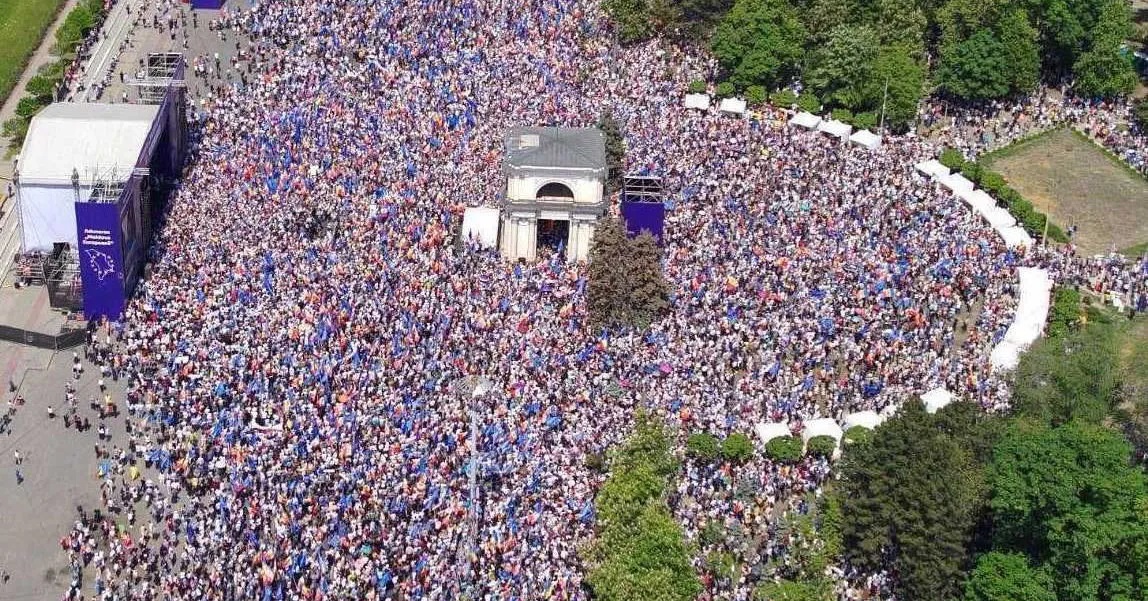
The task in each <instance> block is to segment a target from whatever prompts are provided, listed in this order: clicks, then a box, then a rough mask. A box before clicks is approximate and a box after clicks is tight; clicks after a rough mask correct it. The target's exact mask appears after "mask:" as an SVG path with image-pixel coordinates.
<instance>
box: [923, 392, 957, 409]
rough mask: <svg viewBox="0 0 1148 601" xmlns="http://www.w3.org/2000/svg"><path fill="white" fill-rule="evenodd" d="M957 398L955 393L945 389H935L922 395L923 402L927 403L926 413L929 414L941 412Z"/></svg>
mask: <svg viewBox="0 0 1148 601" xmlns="http://www.w3.org/2000/svg"><path fill="white" fill-rule="evenodd" d="M955 398H956V396H955V395H953V393H951V392H949V391H948V390H945V389H944V388H934V389H932V390H930V391H929V392H926V393H925V394H922V395H921V401H922V402H923V403H925V411H927V412H929V413H936V412H937V411H940V410H941V408H942V407H944V406H946V405H948V404H949V403H952V402H953V400H954V399H955Z"/></svg>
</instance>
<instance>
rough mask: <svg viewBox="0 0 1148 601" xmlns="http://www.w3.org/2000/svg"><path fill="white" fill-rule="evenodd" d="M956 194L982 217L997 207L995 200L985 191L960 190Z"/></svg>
mask: <svg viewBox="0 0 1148 601" xmlns="http://www.w3.org/2000/svg"><path fill="white" fill-rule="evenodd" d="M956 194H957V196H960V197H961V198H962V199H963V200H964V201H965V202H967V203H969V206H971V207H972V208H973V210H974V211H976V212H977V213H979V214H981V215H984V214H986V213H988V212H989V211H991V210H993V209H994V208H996V206H997V201H995V200H993V197H992V196H989V195H988V193H987V192H985V191H984V190H968V189H966V190H958V191H957V192H956Z"/></svg>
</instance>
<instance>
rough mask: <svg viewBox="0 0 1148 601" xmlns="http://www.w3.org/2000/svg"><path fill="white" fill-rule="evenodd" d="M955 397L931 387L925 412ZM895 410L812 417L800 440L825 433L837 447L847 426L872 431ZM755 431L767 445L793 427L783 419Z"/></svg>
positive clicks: (790, 432) (923, 398) (924, 396)
mask: <svg viewBox="0 0 1148 601" xmlns="http://www.w3.org/2000/svg"><path fill="white" fill-rule="evenodd" d="M954 400H956V395H954V394H953V393H951V392H949V391H948V390H946V389H944V388H934V389H933V390H930V391H929V392H926V393H925V394H922V395H921V401H922V402H923V403H924V404H925V411H927V412H929V413H936V412H937V411H939V410H940V409H941V408H942V407H945V406H947V405H949V404H950V403H952V402H953V401H954ZM895 410H896V407H895V406H893V405H890V406H889V408H888V411H886V412H885V413H884V414H882V413H877V412H876V411H858V412H856V413H850V414H849V415H846V416H845V417H844V418H843V419H842V420H841V423H840V424H839V423H837V420H835V419H832V418H829V417H823V418H819V419H811V420H809V421H807V422H805V423H803V424H802V428H801V441H802V442H804V443H806V444H808V443H809V440H810V439H812V438H814V437H816V436H828V437H830V438H832V439H833V440H835V441H836V442H837V446H838V447H840V446H841V439H843V438H844V437H845V433H846V432H848V431H849V430H850V429H852V428H854V427H861V428H865V429H867V430H873V429H875V428H876V427H877V426H879V425H881V424H882V423H883V422H884V421H885V420H886V419H888V418H889V417H890V416H891V415H892V413H893V412H894V411H895ZM754 433H755V434H757V438H758V440H760V441H761V443H762V444H768V443H769V441H771V440H773V439H775V438H781V437H784V436H793V430H791V429H790V427H789V424H787V423H785V422H760V423H758V424H757V425H756V426H754Z"/></svg>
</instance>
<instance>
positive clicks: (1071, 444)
mask: <svg viewBox="0 0 1148 601" xmlns="http://www.w3.org/2000/svg"><path fill="white" fill-rule="evenodd" d="M1130 455H1131V447H1130V446H1129V445H1128V443H1127V442H1126V441H1124V440H1123V439H1122V438H1121V437H1120V435H1119V434H1117V433H1115V432H1113V431H1111V430H1109V429H1107V428H1105V427H1103V426H1099V425H1089V424H1083V423H1079V422H1073V423H1069V424H1066V425H1063V426H1060V427H1057V428H1048V427H1045V426H1036V427H1033V426H1032V425H1030V424H1025V423H1020V424H1017V425H1016V426H1014V427H1013V428H1012V429H1011V430H1010V432H1009V433H1008V435H1007V436H1005V437H1004V438H1003V439H1002V440H1001V442H1000V443H999V444H998V445H997V448H996V450H995V453H994V459H993V465H992V472H991V473H992V480H991V481H992V486H993V491H992V500H991V507H992V514H993V524H994V526H995V533H994V539H995V543H996V547H997V548H998V549H1000V550H1011V551H1015V552H1020V553H1025V554H1026V555H1028V557H1029V559H1030V561H1032V562H1033V563H1035V564H1036V565H1037V566H1038V569H1041V570H1044V571H1047V573H1048V574H1050V575H1051V577H1052V580H1053V582H1054V587H1055V591H1056V598H1058V599H1079V600H1082V601H1100V600H1107V599H1143V598H1145V596H1148V564H1146V563H1144V560H1145V559H1148V554H1146V551H1148V546H1146V542H1148V519H1146V515H1145V511H1146V508H1148V504H1146V501H1148V487H1146V484H1145V477H1144V472H1143V471H1141V470H1140V469H1139V468H1137V467H1133V466H1132V465H1131V463H1130V461H1129V458H1130Z"/></svg>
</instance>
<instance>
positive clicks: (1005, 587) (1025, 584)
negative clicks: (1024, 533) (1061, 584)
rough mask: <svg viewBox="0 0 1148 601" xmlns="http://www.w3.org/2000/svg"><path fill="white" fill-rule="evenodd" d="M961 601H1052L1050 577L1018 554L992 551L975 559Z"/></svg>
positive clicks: (1054, 600)
mask: <svg viewBox="0 0 1148 601" xmlns="http://www.w3.org/2000/svg"><path fill="white" fill-rule="evenodd" d="M964 601H1056V593H1055V592H1053V590H1052V578H1051V577H1050V576H1049V575H1048V573H1047V572H1045V571H1043V570H1039V569H1035V568H1033V566H1032V565H1030V564H1029V562H1028V558H1027V557H1025V556H1024V555H1022V554H1020V553H1001V552H998V551H993V552H991V553H986V554H984V555H982V556H980V557H979V558H978V559H977V567H976V568H975V569H974V570H973V572H972V574H970V575H969V581H968V583H967V584H966V585H965V596H964Z"/></svg>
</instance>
